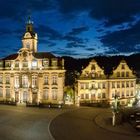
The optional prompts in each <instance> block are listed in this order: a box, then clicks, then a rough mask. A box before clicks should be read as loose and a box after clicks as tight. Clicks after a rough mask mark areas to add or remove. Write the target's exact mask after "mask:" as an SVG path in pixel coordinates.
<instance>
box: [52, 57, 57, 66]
mask: <svg viewBox="0 0 140 140" xmlns="http://www.w3.org/2000/svg"><path fill="white" fill-rule="evenodd" d="M52 66H53V67H56V66H57V59H52Z"/></svg>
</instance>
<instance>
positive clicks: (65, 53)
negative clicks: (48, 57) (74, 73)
mask: <svg viewBox="0 0 140 140" xmlns="http://www.w3.org/2000/svg"><path fill="white" fill-rule="evenodd" d="M52 52H53V53H54V54H56V55H60V56H78V55H79V53H76V52H74V51H70V50H56V51H52Z"/></svg>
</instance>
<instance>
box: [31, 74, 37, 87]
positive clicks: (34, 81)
mask: <svg viewBox="0 0 140 140" xmlns="http://www.w3.org/2000/svg"><path fill="white" fill-rule="evenodd" d="M36 86H37V76H32V87H33V88H34V87H36Z"/></svg>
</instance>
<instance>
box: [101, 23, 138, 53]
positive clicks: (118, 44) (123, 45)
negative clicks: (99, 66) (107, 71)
mask: <svg viewBox="0 0 140 140" xmlns="http://www.w3.org/2000/svg"><path fill="white" fill-rule="evenodd" d="M139 31H140V21H139V22H137V23H136V24H135V25H134V26H132V27H131V28H129V29H125V30H119V31H115V32H112V33H108V34H106V35H104V36H102V37H101V38H100V41H101V42H102V43H103V45H104V46H106V47H108V48H109V49H110V50H111V52H112V51H113V52H121V53H129V52H137V51H140V47H139V44H140V32H139Z"/></svg>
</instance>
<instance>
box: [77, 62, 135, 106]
mask: <svg viewBox="0 0 140 140" xmlns="http://www.w3.org/2000/svg"><path fill="white" fill-rule="evenodd" d="M135 89H136V76H135V75H134V74H133V72H132V70H131V69H130V68H129V67H128V65H127V63H126V61H124V60H122V61H121V62H120V64H119V65H118V66H117V68H116V69H114V70H113V73H112V74H111V75H105V74H104V70H103V69H102V68H101V67H100V66H99V65H98V64H97V62H96V61H95V60H92V61H91V62H90V63H89V65H88V66H87V67H86V68H85V69H84V70H83V71H82V74H81V76H80V78H79V79H78V97H79V98H80V102H91V103H92V102H103V101H105V102H108V103H110V104H112V102H114V97H115V96H117V97H118V99H119V102H120V104H124V105H126V104H129V103H130V102H132V101H134V97H135V92H136V91H135Z"/></svg>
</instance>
